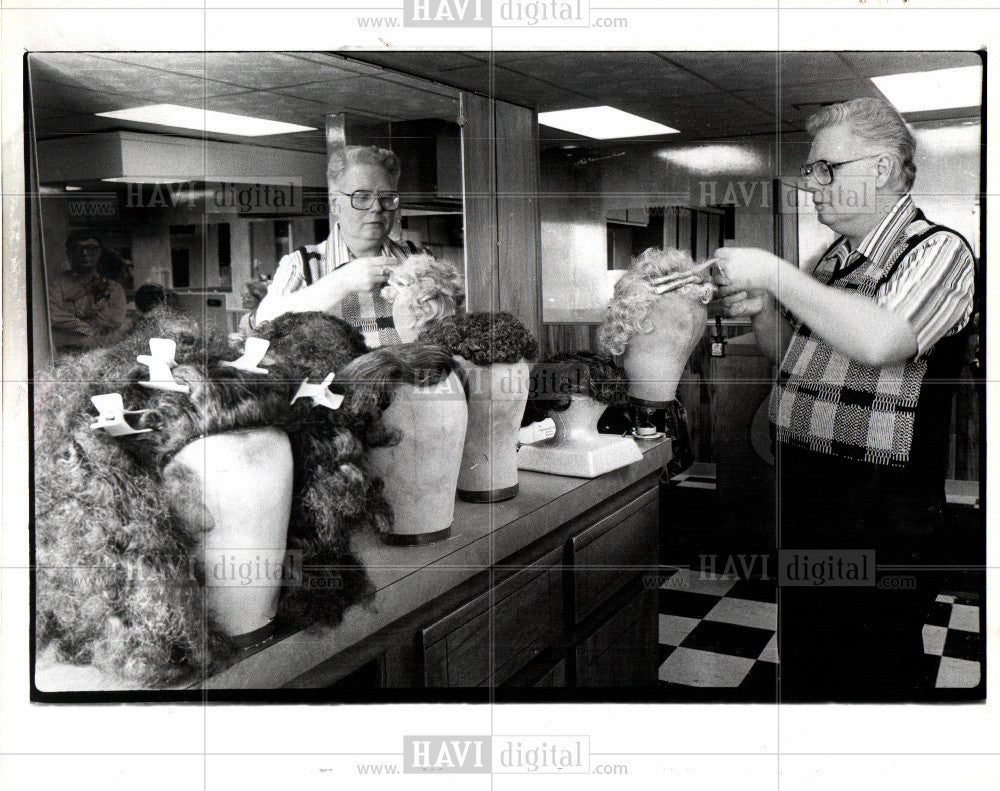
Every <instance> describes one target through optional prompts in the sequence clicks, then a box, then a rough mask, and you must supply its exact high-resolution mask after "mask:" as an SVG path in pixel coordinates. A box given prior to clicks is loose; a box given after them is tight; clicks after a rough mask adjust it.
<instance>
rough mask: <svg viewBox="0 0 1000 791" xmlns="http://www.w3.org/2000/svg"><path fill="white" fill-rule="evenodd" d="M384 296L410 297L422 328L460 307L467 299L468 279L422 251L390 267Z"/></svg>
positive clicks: (444, 262)
mask: <svg viewBox="0 0 1000 791" xmlns="http://www.w3.org/2000/svg"><path fill="white" fill-rule="evenodd" d="M382 298H383V299H385V300H386V301H387V302H395V301H396V300H397V299H408V300H410V302H411V304H412V307H413V314H414V315H415V316H416V317H417V328H418V329H419V328H420V327H422V326H423V325H425V324H426V323H427V322H429V321H433V320H435V319H440V318H444V317H445V316H451V315H454V314H455V313H457V312H458V311H459V310H460V309H461V307H462V303H463V302H464V301H465V278H463V277H462V274H461V273H460V272H459V271H458V270H457V269H456V268H455V267H454V266H453V265H452V264H450V263H448V262H447V261H439V260H438V259H436V258H435V257H434V256H432V255H429V254H427V253H419V254H417V255H411V256H410V257H409V258H407V259H406V260H405V261H403V263H401V264H400V265H399V266H395V267H392V268H391V269H390V270H389V279H388V281H387V282H386V285H385V287H384V288H383V289H382Z"/></svg>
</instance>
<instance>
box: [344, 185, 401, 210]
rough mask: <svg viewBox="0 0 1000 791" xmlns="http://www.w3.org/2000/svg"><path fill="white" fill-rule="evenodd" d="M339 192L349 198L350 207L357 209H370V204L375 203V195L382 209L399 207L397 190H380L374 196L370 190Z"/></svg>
mask: <svg viewBox="0 0 1000 791" xmlns="http://www.w3.org/2000/svg"><path fill="white" fill-rule="evenodd" d="M338 192H339V190H338ZM340 194H341V195H344V196H345V197H348V198H350V199H351V208H353V209H357V210H358V211H364V210H365V209H370V208H371V207H372V204H374V203H375V198H376V197H377V198H378V205H379V206H381V207H382V211H393V210H394V209H398V208H399V193H398V192H380V193H378V195H377V196H376V194H375V193H374V192H372V191H371V190H354V192H341V193H340Z"/></svg>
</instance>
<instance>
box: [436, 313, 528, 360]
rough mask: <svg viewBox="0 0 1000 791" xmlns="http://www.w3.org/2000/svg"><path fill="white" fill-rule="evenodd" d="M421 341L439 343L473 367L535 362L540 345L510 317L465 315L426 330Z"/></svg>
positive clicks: (449, 319)
mask: <svg viewBox="0 0 1000 791" xmlns="http://www.w3.org/2000/svg"><path fill="white" fill-rule="evenodd" d="M420 340H423V341H428V342H430V343H436V344H437V345H438V346H443V347H444V348H445V349H447V350H448V353H449V354H455V355H458V356H459V357H464V358H465V359H466V360H468V361H469V362H471V363H472V364H473V365H492V364H494V363H506V364H513V363H516V362H518V361H519V360H525V361H527V362H533V361H534V360H535V358H536V357H537V356H538V341H536V340H535V338H534V336H533V335H532V334H531V333H530V332H528V330H527V328H525V326H524V325H523V324H521V322H519V321H518V320H517V319H516V318H514V317H513V316H512V315H511V314H510V313H488V312H483V313H462V314H459V315H457V316H450V317H448V318H446V319H442V320H441V321H436V322H434V323H432V324H429V325H427V326H426V327H424V329H423V331H421V333H420Z"/></svg>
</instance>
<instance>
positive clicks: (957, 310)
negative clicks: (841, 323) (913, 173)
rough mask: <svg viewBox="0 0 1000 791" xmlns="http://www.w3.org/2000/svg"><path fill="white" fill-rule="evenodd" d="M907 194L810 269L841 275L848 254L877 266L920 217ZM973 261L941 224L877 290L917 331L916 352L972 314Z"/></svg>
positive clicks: (923, 351)
mask: <svg viewBox="0 0 1000 791" xmlns="http://www.w3.org/2000/svg"><path fill="white" fill-rule="evenodd" d="M921 217H922V215H921V214H920V212H919V210H918V209H917V207H916V206H915V205H914V204H913V199H912V198H911V197H910V196H909V195H904V196H903V197H902V198H900V199H899V201H898V202H897V203H896V205H895V206H894V207H893V208H892V210H891V211H890V212H889V213H888V214H887V215H886V216H885V218H884V219H883V220H882V222H880V223H879V224H878V226H876V227H875V228H874V229H873V230H872V231H870V232H869V234H868V235H867V236H866V237H865V238H864V239H863V240H862V242H861V244H859V245H858V249H857V250H856V251H853V252H852V251H851V245H850V242H848V240H847V237H846V236H842V237H841V238H840V239H839V240H837V242H836V243H834V245H833V247H831V248H830V250H828V251H827V253H826V255H825V257H824V258H823V259H822V260H821V261H820V262H819V264H818V265H817V266H816V268H815V270H814V274H816V275H817V276H818V277H820V278H821V279H824V280H825V279H827V278H828V277H843V276H844V274H845V272H846V269H847V259H848V258H849V257H852V263H853V264H854V265H855V266H856V265H858V264H859V263H863V262H871V263H872V264H874V265H876V266H877V265H878V264H880V263H882V262H884V261H886V260H887V259H888V257H889V256H890V255H891V254H892V252H893V250H894V249H895V248H896V246H897V245H898V244H899V240H900V238H901V237H902V236H903V235H904V233H905V231H906V229H907V227H908V226H909V225H910V224H911V223H913V222H915V221H916V220H918V219H920V218H921ZM974 289H975V266H974V261H973V258H972V251H971V250H969V247H968V245H967V244H966V243H965V240H964V239H962V237H961V236H959V235H958V234H956V233H954V232H953V231H949V230H948V229H947V228H941V229H940V230H939V231H938V232H937V233H934V234H932V235H931V236H929V237H927V238H926V239H924V240H923V241H922V242H921V243H920V244H918V245H917V246H916V247H915V248H914V249H913V250H912V251H911V252H910V253H909V254H908V255H907V256H906V258H904V259H903V260H902V261H900V262H899V264H898V265H897V267H896V269H895V271H894V272H893V274H892V276H891V277H890V278H889V279H888V280H887V281H886V282H885V283H884V284H883V285H882V287H881V288H880V289H879V290H878V291H877V292H876V294H875V300H874V301H875V302H876V303H877V304H878V305H880V306H881V307H883V308H888V309H889V310H892V311H893V312H896V313H900V314H902V315H903V316H904V317H905V318H906V320H907V321H909V323H910V326H911V327H913V332H914V334H916V336H917V357H923V356H924V355H926V354H927V352H929V351H930V350H931V349H932V348H933V347H934V344H935V343H937V342H938V341H939V340H941V338H944V337H946V336H948V335H954V334H955V333H957V332H960V331H961V330H962V329H963V328H964V327H965V325H966V324H968V322H969V318H970V317H971V316H972V294H973V291H974Z"/></svg>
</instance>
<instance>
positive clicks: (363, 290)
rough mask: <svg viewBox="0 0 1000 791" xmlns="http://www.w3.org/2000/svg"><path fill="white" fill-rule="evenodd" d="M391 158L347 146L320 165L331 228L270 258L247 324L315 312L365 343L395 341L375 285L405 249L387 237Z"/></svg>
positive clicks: (394, 209)
mask: <svg viewBox="0 0 1000 791" xmlns="http://www.w3.org/2000/svg"><path fill="white" fill-rule="evenodd" d="M400 169H401V168H400V163H399V159H398V158H397V157H396V155H395V154H394V153H392V152H391V151H389V150H387V149H384V148H376V147H375V146H348V147H347V148H346V149H345V150H344V152H343V154H342V155H338V154H335V155H334V156H331V158H330V161H329V165H328V168H327V183H328V185H329V194H330V216H331V230H330V236H329V237H328V238H327V239H326V241H324V242H321V243H319V244H316V245H306V246H304V247H300V248H299V249H298V250H296V251H294V252H292V253H290V254H288V255H286V256H284V257H283V258H282V259H281V261H280V262H279V263H278V268H277V270H276V271H275V273H274V279H273V280H272V281H271V284H270V286H268V289H267V294H266V295H265V296H264V298H263V299H262V300H261V302H260V304H259V305H258V306H257V310H256V312H255V314H254V316H253V320H252V322H251V326H257V325H258V324H261V323H263V322H265V321H270V320H272V319H274V318H276V317H277V316H280V315H282V314H285V313H302V312H307V311H317V310H318V311H323V312H326V313H331V314H333V315H336V316H338V317H339V318H342V319H343V320H344V321H346V322H347V323H348V324H350V325H351V326H352V327H354V328H355V329H357V330H358V331H360V332H361V333H362V334H363V335H364V338H365V343H366V344H367V345H368V346H369V347H371V348H375V347H379V346H387V345H393V344H397V343H399V342H400V338H399V334H398V333H397V332H396V329H395V326H394V324H393V319H392V306H391V305H390V304H389V303H388V302H387V301H386V300H385V299H384V298H383V297H382V295H381V293H380V292H381V289H382V286H383V285H384V284H385V282H386V280H387V279H388V276H389V272H390V271H391V270H392V268H393V267H395V266H396V265H397V264H399V263H400V262H401V261H403V259H405V258H406V257H407V256H408V255H409V254H410V250H409V249H408V248H407V247H406V246H405V245H403V244H400V243H399V242H396V241H394V240H392V239H390V238H389V232H390V231H391V230H392V227H393V225H394V223H395V221H396V216H397V213H398V210H399V192H398V191H397V188H398V185H399V175H400Z"/></svg>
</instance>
